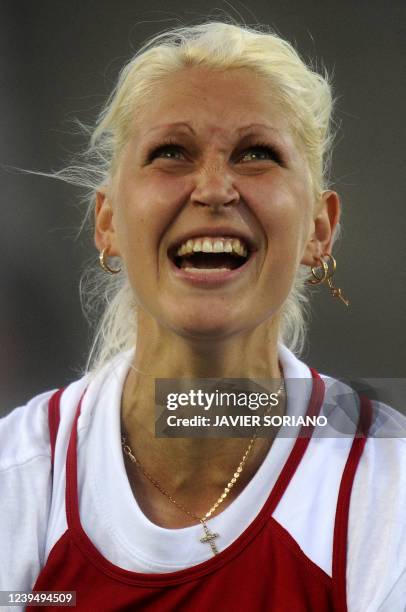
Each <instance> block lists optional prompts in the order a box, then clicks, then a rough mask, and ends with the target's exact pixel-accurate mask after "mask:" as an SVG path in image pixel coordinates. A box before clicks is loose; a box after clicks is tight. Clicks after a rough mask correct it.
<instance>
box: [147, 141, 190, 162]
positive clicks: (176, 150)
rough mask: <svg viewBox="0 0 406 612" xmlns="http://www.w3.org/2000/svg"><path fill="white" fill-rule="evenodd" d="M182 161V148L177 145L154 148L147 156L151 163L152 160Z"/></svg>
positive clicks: (183, 156) (183, 155)
mask: <svg viewBox="0 0 406 612" xmlns="http://www.w3.org/2000/svg"><path fill="white" fill-rule="evenodd" d="M157 158H160V159H176V160H178V159H184V158H185V154H184V150H183V147H181V146H180V145H177V144H165V145H161V146H159V147H156V148H155V149H153V150H152V151H151V153H150V154H149V155H148V161H149V162H152V161H153V160H154V159H157Z"/></svg>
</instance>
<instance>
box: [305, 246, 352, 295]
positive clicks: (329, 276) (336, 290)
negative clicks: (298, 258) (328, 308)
mask: <svg viewBox="0 0 406 612" xmlns="http://www.w3.org/2000/svg"><path fill="white" fill-rule="evenodd" d="M326 258H328V262H326V261H324V260H325V259H326ZM319 261H320V263H321V265H319V266H314V267H312V268H311V273H312V276H313V277H314V280H313V279H309V281H308V282H309V283H311V284H312V285H318V284H321V283H324V282H325V281H327V285H328V287H329V289H330V292H331V295H332V296H333V297H336V298H339V299H340V300H341V301H342V302H343V304H345V305H346V306H349V304H350V301H349V300H347V299H346V298H345V297H344V296H343V294H342V293H341V289H340V287H336V286H335V285H334V284H333V276H334V274H335V271H336V269H337V262H336V260H335V258H334V257H333V256H332V255H330V253H323V255H321V256H320V258H319ZM330 263H331V270H330V269H329V264H330ZM320 267H322V268H323V275H322V276H319V275H318V274H317V270H318V269H319V268H320Z"/></svg>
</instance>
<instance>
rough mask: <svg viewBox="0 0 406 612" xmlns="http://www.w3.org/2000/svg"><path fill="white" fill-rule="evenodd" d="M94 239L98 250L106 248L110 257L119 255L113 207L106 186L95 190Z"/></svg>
mask: <svg viewBox="0 0 406 612" xmlns="http://www.w3.org/2000/svg"><path fill="white" fill-rule="evenodd" d="M94 216H95V227H94V241H95V244H96V247H97V249H98V250H99V251H102V250H103V249H107V253H108V255H109V256H110V257H116V256H120V253H119V250H118V247H117V235H116V231H115V227H114V223H113V217H114V213H113V207H112V205H111V201H110V199H109V197H108V190H107V187H102V188H100V189H98V190H97V192H96V203H95V210H94Z"/></svg>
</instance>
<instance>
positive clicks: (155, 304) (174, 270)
mask: <svg viewBox="0 0 406 612" xmlns="http://www.w3.org/2000/svg"><path fill="white" fill-rule="evenodd" d="M324 217H325V218H326V219H327V217H328V215H327V216H326V215H325V214H324ZM315 219H316V213H315V206H314V198H313V195H312V187H311V181H310V176H309V171H308V166H307V163H306V160H305V156H304V154H303V152H302V150H301V147H300V144H299V143H298V142H297V141H296V140H295V138H294V136H293V133H292V132H291V129H290V127H289V122H288V120H287V118H286V117H285V116H284V114H283V111H282V110H281V109H280V108H279V107H278V105H277V104H276V103H275V102H273V100H272V95H271V94H270V92H269V85H268V86H267V85H266V83H265V82H264V81H263V80H262V79H261V77H258V76H255V75H253V73H252V72H250V71H247V70H234V71H227V72H225V73H219V72H215V71H212V72H210V71H208V70H207V69H202V68H189V69H184V70H183V71H181V72H180V73H178V74H177V75H174V76H171V77H170V78H169V79H168V80H167V81H165V82H163V83H161V84H160V85H159V86H157V88H156V90H155V92H154V96H153V99H151V100H149V103H148V104H146V105H145V108H144V109H143V111H142V112H141V114H138V115H137V117H136V119H135V120H134V124H133V126H132V132H131V137H130V139H129V141H128V142H127V144H126V146H125V147H124V150H123V151H122V154H121V156H120V159H119V164H118V169H117V172H116V174H115V176H114V179H113V183H112V185H111V186H110V188H108V189H106V191H102V192H100V193H99V194H98V198H97V208H96V244H97V245H98V247H99V248H100V249H101V248H103V247H105V246H107V247H108V248H109V252H110V254H112V255H114V254H117V255H120V256H121V257H122V258H123V261H124V263H125V265H126V268H127V272H128V276H129V280H130V283H131V286H132V288H133V290H134V293H135V295H136V300H137V303H138V304H139V307H140V308H142V309H143V311H144V313H145V314H146V315H147V316H150V317H152V318H153V319H155V320H156V321H158V323H159V324H160V325H162V326H164V327H165V328H169V329H171V330H172V331H174V332H175V333H177V334H180V335H182V336H189V337H195V338H196V337H199V338H202V337H206V338H210V337H219V336H222V337H227V336H231V335H233V334H238V333H241V332H247V331H249V330H252V329H254V328H256V327H257V326H258V325H259V324H261V323H263V322H264V321H266V320H267V319H269V320H276V319H277V314H278V312H279V311H280V309H281V307H282V305H283V303H284V301H285V300H286V298H287V296H288V293H289V291H290V289H291V286H292V283H293V280H294V276H295V272H296V270H297V267H298V264H299V263H300V262H301V261H303V258H304V257H305V255H306V253H307V256H310V255H309V253H310V251H309V249H310V250H312V249H313V250H314V249H316V248H317V247H316V246H315V245H316V243H317V244H318V240H316V238H315V234H314V232H315V227H316V225H317V221H315ZM330 225H331V224H330ZM312 244H313V246H312Z"/></svg>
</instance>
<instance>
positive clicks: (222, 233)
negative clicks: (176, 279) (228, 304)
mask: <svg viewBox="0 0 406 612" xmlns="http://www.w3.org/2000/svg"><path fill="white" fill-rule="evenodd" d="M204 236H212V237H215V236H219V237H224V238H225V237H229V238H239V239H240V240H242V241H243V242H245V244H246V245H247V246H248V249H249V252H250V253H251V255H252V254H253V252H254V251H257V250H258V247H257V245H256V243H255V241H254V239H253V238H252V237H251V236H249V235H247V234H246V233H245V232H243V231H241V230H238V229H236V228H233V227H229V226H225V225H222V226H219V227H213V226H211V227H210V226H208V227H199V228H196V229H195V230H189V231H188V232H184V233H183V234H181V235H180V236H179V237H178V238H176V239H175V240H174V241H173V242H172V243H171V244H170V246H169V248H168V250H167V253H168V257H169V259H170V260H171V261H172V258H173V256H174V255H175V253H176V251H177V249H178V248H179V247H180V245H181V244H183V243H184V242H186V241H187V240H192V239H193V238H198V237H199V238H200V237H204ZM249 259H251V257H250V258H249ZM249 259H248V261H249ZM247 263H248V262H247ZM244 265H245V264H244ZM242 267H243V266H241V268H242Z"/></svg>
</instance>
